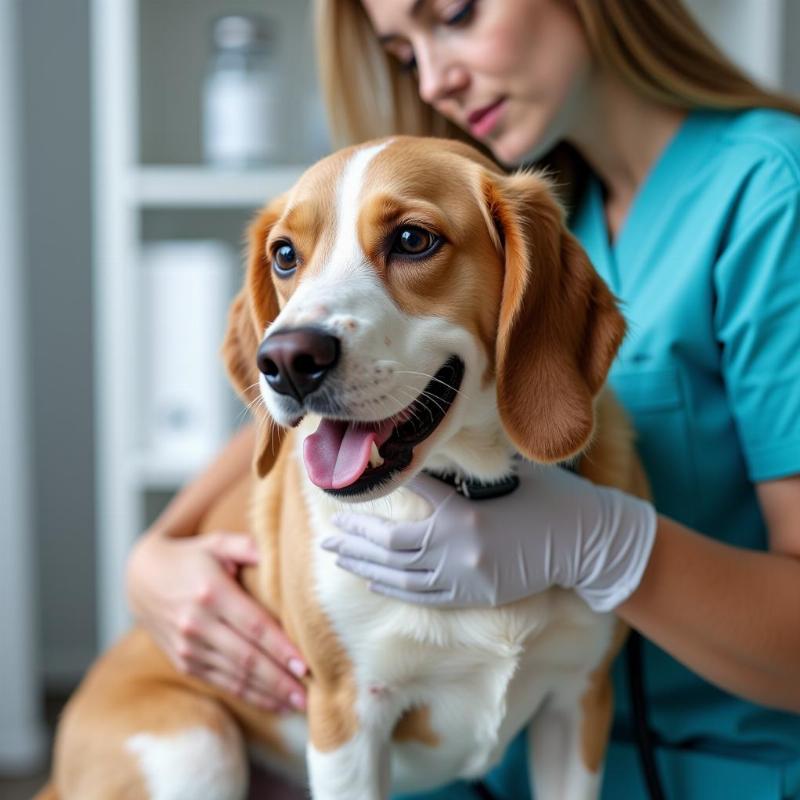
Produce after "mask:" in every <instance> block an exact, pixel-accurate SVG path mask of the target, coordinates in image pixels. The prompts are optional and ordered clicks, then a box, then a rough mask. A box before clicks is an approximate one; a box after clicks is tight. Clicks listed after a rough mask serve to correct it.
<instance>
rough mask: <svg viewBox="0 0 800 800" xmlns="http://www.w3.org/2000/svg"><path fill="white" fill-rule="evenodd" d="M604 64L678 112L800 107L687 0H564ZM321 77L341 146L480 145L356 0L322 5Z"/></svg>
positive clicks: (570, 163) (565, 151)
mask: <svg viewBox="0 0 800 800" xmlns="http://www.w3.org/2000/svg"><path fill="white" fill-rule="evenodd" d="M564 2H568V3H570V5H571V6H572V7H573V8H574V10H575V13H576V14H577V15H578V18H579V19H580V22H581V25H582V27H583V30H584V33H585V35H586V39H587V42H588V44H589V48H590V50H591V52H592V54H593V56H594V57H595V58H596V59H597V60H598V62H599V63H601V64H602V65H604V66H605V67H607V68H608V69H610V70H612V71H613V72H615V73H616V74H617V75H618V76H619V77H620V78H622V79H623V80H624V81H625V82H626V83H627V84H628V85H629V86H630V87H631V88H633V89H634V90H635V91H636V92H637V93H639V94H640V95H642V96H644V97H647V98H649V99H651V100H654V101H656V102H658V103H661V104H664V105H667V106H671V107H673V108H682V109H687V110H689V109H693V108H712V109H746V108H756V107H763V108H774V109H780V110H783V111H789V112H792V113H795V114H800V102H798V101H796V100H794V99H793V98H791V97H788V96H786V95H782V94H780V93H778V92H771V91H768V90H766V89H763V88H761V87H759V86H758V85H757V84H756V83H755V82H754V81H752V80H751V79H750V78H748V77H747V75H745V73H744V72H743V71H742V70H741V69H739V67H737V66H736V65H735V64H733V63H732V62H731V61H730V60H729V59H728V58H727V57H726V56H724V55H723V54H722V52H721V51H720V50H719V48H718V47H717V46H716V45H715V44H713V42H711V40H710V39H709V38H708V37H707V36H706V35H705V33H704V32H703V30H702V29H701V28H700V26H699V25H698V24H697V22H696V21H695V20H694V18H693V17H692V15H691V14H690V13H689V12H688V11H687V10H686V8H685V7H684V5H683V3H682V2H681V0H564ZM315 12H316V13H315V28H316V39H317V50H318V58H319V62H318V64H319V72H320V81H321V86H322V92H323V97H324V99H325V104H326V107H327V110H328V117H329V122H330V126H331V132H332V135H333V137H334V140H335V142H336V143H337V144H339V145H344V144H353V143H355V142H360V141H364V140H365V139H372V138H376V137H379V136H388V135H390V134H416V135H421V136H446V137H451V138H456V139H461V140H464V141H467V142H470V143H471V144H473V145H474V144H476V142H475V141H474V140H472V139H471V138H470V137H469V135H468V134H467V133H465V132H464V131H462V130H461V129H460V128H457V127H456V126H455V125H453V124H452V123H450V122H449V121H447V120H446V119H444V118H443V117H442V116H441V115H439V114H437V113H436V112H435V111H434V110H433V109H432V108H431V107H430V106H429V105H427V104H426V103H424V102H423V101H422V100H421V99H420V97H419V93H418V89H417V82H416V78H415V76H414V75H413V74H411V73H408V72H404V71H403V70H402V69H401V68H400V65H399V64H398V63H397V61H396V60H395V59H393V58H391V57H390V56H389V55H388V54H387V53H386V52H385V51H384V49H383V48H382V47H381V45H380V42H379V41H378V39H377V37H376V36H375V33H374V31H373V29H372V25H371V23H370V21H369V18H368V17H367V15H366V12H365V11H364V9H363V7H362V5H361V2H359V0H315ZM546 161H547V163H548V165H549V166H550V167H551V168H552V169H553V170H554V171H555V172H556V173H557V178H558V180H559V182H560V183H562V184H566V186H567V190H568V191H567V194H568V195H569V196H570V197H574V190H575V189H576V188H577V187H576V186H575V185H573V184H576V183H580V173H581V171H582V169H584V170H585V166H582V165H581V164H580V163H578V162H579V157H578V156H577V153H575V151H574V150H572V149H571V148H569V147H568V146H559V147H557V148H556V149H555V151H554V153H553V154H551V157H550V158H549V159H546Z"/></svg>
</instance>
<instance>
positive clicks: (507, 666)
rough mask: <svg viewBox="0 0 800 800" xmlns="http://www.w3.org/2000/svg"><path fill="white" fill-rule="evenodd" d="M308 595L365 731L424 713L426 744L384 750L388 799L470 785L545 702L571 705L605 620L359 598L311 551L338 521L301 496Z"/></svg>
mask: <svg viewBox="0 0 800 800" xmlns="http://www.w3.org/2000/svg"><path fill="white" fill-rule="evenodd" d="M305 491H306V502H307V503H308V508H309V510H310V516H311V522H312V535H313V542H312V552H313V565H314V566H313V574H314V578H315V584H316V586H315V589H316V594H317V597H318V599H319V602H320V605H321V606H322V608H323V610H324V611H325V613H326V614H327V615H328V617H329V619H330V622H331V625H332V627H333V628H334V630H335V631H336V633H337V636H338V637H339V639H340V642H341V644H342V645H343V647H344V649H345V650H346V652H347V653H348V655H349V657H350V659H351V661H352V663H353V667H354V671H355V678H356V685H357V702H356V705H357V713H358V718H359V721H360V724H362V725H363V726H364V727H365V728H366V729H371V730H375V729H385V730H386V731H387V732H390V731H391V730H392V728H393V727H394V725H395V723H396V722H397V720H398V719H399V718H400V717H401V716H402V714H403V712H404V711H406V710H408V709H413V708H419V707H426V708H427V709H428V711H429V715H428V719H429V723H430V731H431V734H432V736H433V738H434V739H435V744H434V745H433V746H431V743H430V741H429V742H427V743H426V744H425V745H423V744H422V743H421V742H419V743H417V742H415V741H413V740H404V741H403V742H400V743H398V742H396V741H395V742H393V744H392V748H391V762H392V763H391V775H392V787H393V789H394V790H395V791H417V790H422V789H425V788H429V787H432V786H435V785H437V784H440V783H441V782H443V781H445V780H448V779H452V778H453V777H454V776H459V777H462V778H474V777H478V776H480V775H482V774H483V773H485V772H486V770H487V769H488V768H489V767H491V766H492V765H493V764H494V763H496V762H497V761H498V760H499V758H500V757H501V755H502V753H503V751H504V750H505V748H506V747H507V745H508V744H509V743H510V741H511V740H512V739H513V737H514V736H515V735H516V734H517V732H518V731H519V730H521V729H522V728H523V727H524V726H525V725H526V724H527V723H528V722H529V721H530V719H531V717H532V716H533V714H534V712H535V711H536V709H537V708H539V707H540V706H541V704H542V703H543V702H544V701H545V700H547V699H548V698H554V700H553V701H555V702H558V699H557V698H561V697H571V698H574V700H575V702H576V703H579V699H580V697H581V695H582V694H583V691H584V689H585V687H586V685H587V680H588V675H589V673H591V671H592V670H593V669H594V667H595V666H596V665H597V664H598V663H599V662H600V661H601V659H602V657H603V655H604V653H605V652H606V651H607V650H608V647H609V645H610V641H611V635H612V629H613V624H614V623H613V618H612V617H610V615H597V614H594V613H593V612H591V611H590V610H589V609H588V608H587V607H586V606H585V605H584V604H583V603H582V602H581V601H579V600H578V599H577V598H576V597H575V596H574V595H573V594H572V593H570V592H565V591H561V590H558V589H553V590H550V591H548V592H545V593H542V594H540V595H536V596H534V597H531V598H529V599H527V600H524V601H520V602H518V603H514V604H512V605H509V606H505V607H503V608H500V609H487V610H477V609H476V610H451V609H429V608H426V607H424V606H413V605H410V604H407V603H402V602H399V601H397V600H393V599H388V598H385V597H382V596H381V595H378V594H376V593H374V592H371V591H370V590H369V589H368V588H367V583H366V581H364V580H363V579H361V578H358V577H355V576H353V575H351V574H350V573H348V572H346V571H345V570H343V569H342V568H340V567H339V566H337V565H336V563H335V556H334V555H333V554H331V553H329V552H327V551H325V550H323V549H322V548H321V547H320V543H321V541H322V540H323V539H325V538H326V537H328V536H331V535H335V534H336V532H337V529H336V528H335V526H333V525H332V524H331V523H330V522H329V518H330V516H331V514H333V513H334V512H336V511H339V510H341V506H340V505H339V504H336V503H334V502H333V501H330V500H329V499H328V498H327V497H325V496H324V495H322V493H321V492H319V490H317V489H315V488H314V487H312V486H310V485H307V486H306V490H305ZM382 504H383V505H377V506H376V505H373V506H372V509H371V510H372V513H381V514H384V515H385V514H387V512H389V511H390V513H391V517H392V518H393V519H398V520H400V519H406V520H408V519H421V518H423V517H424V516H426V515H427V514H428V511H429V509H428V508H427V504H426V501H424V500H423V499H422V498H420V497H418V496H417V495H414V494H413V493H411V492H410V491H409V490H407V489H400V490H397V491H395V492H393V493H392V494H391V495H390V497H389V498H388V499H387V500H384V501H382Z"/></svg>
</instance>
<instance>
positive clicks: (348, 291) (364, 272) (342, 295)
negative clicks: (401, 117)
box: [267, 139, 392, 330]
mask: <svg viewBox="0 0 800 800" xmlns="http://www.w3.org/2000/svg"><path fill="white" fill-rule="evenodd" d="M391 142H392V140H391V139H390V140H388V141H386V142H381V144H377V145H373V146H371V147H364V148H362V149H360V150H357V151H356V152H355V153H354V154H353V156H352V157H351V158H350V160H349V161H348V162H347V164H346V165H345V167H344V169H343V170H342V174H341V177H340V178H339V182H338V184H337V186H336V232H335V237H334V243H333V249H332V250H331V253H330V255H329V256H328V257H327V259H326V260H325V265H324V268H323V269H322V271H321V272H320V273H319V274H318V275H314V276H313V277H311V278H309V279H306V280H304V281H303V282H301V284H300V285H299V286H298V287H297V290H296V291H295V293H294V294H293V295H292V297H291V299H290V300H289V302H288V303H287V305H286V307H285V308H284V310H283V312H281V314H280V316H279V317H278V319H276V320H275V321H274V322H273V323H272V325H271V326H269V328H273V329H274V328H277V327H282V326H283V325H285V324H290V325H294V324H311V323H313V320H312V319H310V318H309V317H308V313H309V309H311V308H312V307H315V308H316V307H319V306H320V304H325V305H326V307H327V308H328V309H329V310H333V309H336V308H341V307H345V308H347V310H348V312H350V313H357V312H358V311H359V310H360V309H361V308H362V307H363V306H369V305H370V304H373V307H374V302H375V301H374V299H373V300H368V296H369V295H372V294H374V290H376V289H379V283H378V282H377V280H376V279H375V274H374V272H373V270H372V269H371V268H370V267H369V265H368V264H367V257H366V254H365V253H364V251H363V250H362V249H361V245H360V244H359V241H358V216H359V211H360V209H361V202H360V198H361V194H362V190H363V188H364V178H365V175H366V172H367V168H368V167H369V165H370V163H371V162H372V160H373V159H374V158H375V156H377V155H378V153H380V152H381V151H382V150H384V149H385V148H386V147H387V146H388V145H390V144H391ZM356 276H358V277H359V278H362V279H366V283H363V282H362V283H360V285H359V282H358V281H354V280H353V278H354V277H356ZM381 291H382V290H381ZM269 328H268V329H267V330H269Z"/></svg>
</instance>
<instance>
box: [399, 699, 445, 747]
mask: <svg viewBox="0 0 800 800" xmlns="http://www.w3.org/2000/svg"><path fill="white" fill-rule="evenodd" d="M392 739H394V741H396V742H420V743H421V744H424V745H427V746H428V747H438V746H439V745H440V744H441V741H442V740H441V738H440V737H439V734H437V733H436V731H435V730H434V729H433V726H432V725H431V710H430V707H429V706H420V707H419V708H410V709H408V710H407V711H405V712H404V713H403V716H402V717H400V719H399V720H398V721H397V724H396V725H395V726H394V731H393V732H392Z"/></svg>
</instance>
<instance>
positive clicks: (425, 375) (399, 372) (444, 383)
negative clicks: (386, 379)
mask: <svg viewBox="0 0 800 800" xmlns="http://www.w3.org/2000/svg"><path fill="white" fill-rule="evenodd" d="M395 363H399V362H395ZM395 375H420V376H421V377H423V378H428V380H431V381H436V383H441V384H442V386H445V387H446V388H448V389H450V390H452V391H454V392H455V393H456V394H461V395H464V397H465V398H466V400H467V401H469V400H470V398H469V397H468V396H467V395H466V394H465V393H464V392H463V391H462V390H461V389H456V387H455V386H452V385H451V384H449V383H448V382H447V381H443V380H442V379H441V378H437V377H436V376H435V375H429V374H428V373H427V372H415V371H414V370H410V369H398V370H396V371H395Z"/></svg>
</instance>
